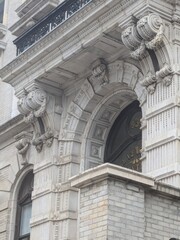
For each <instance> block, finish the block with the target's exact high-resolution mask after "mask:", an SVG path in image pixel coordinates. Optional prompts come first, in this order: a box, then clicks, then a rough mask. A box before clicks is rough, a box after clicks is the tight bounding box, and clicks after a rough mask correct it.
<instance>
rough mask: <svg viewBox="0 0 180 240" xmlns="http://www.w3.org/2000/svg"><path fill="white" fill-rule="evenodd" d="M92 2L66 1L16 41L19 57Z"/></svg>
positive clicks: (81, 0) (83, 0)
mask: <svg viewBox="0 0 180 240" xmlns="http://www.w3.org/2000/svg"><path fill="white" fill-rule="evenodd" d="M91 1H92V0H66V1H64V2H63V3H62V4H60V5H59V6H58V7H57V8H55V9H54V10H53V11H52V12H51V13H49V14H48V15H47V16H46V17H45V18H44V19H42V20H41V21H40V22H38V23H37V24H36V25H34V26H33V27H32V28H31V29H29V30H28V31H27V32H25V33H24V34H23V35H22V36H20V37H18V38H17V39H15V40H14V44H15V45H16V47H17V55H19V54H21V53H23V52H24V51H25V50H26V49H28V48H29V47H30V46H32V45H33V44H34V43H36V42H37V41H39V40H40V39H41V38H42V37H44V36H45V35H47V34H48V33H50V32H51V31H52V30H53V29H55V28H56V27H57V26H59V25H60V24H62V23H63V22H64V21H66V20H67V19H68V18H70V17H71V16H72V15H73V14H75V13H76V12H77V11H79V10H80V9H81V8H83V7H84V6H85V5H87V4H88V3H89V2H91Z"/></svg>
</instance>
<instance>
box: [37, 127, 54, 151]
mask: <svg viewBox="0 0 180 240" xmlns="http://www.w3.org/2000/svg"><path fill="white" fill-rule="evenodd" d="M53 139H54V133H53V131H52V130H51V129H48V130H47V131H46V132H45V133H44V134H42V135H41V134H40V133H38V134H36V136H35V137H34V138H33V140H32V144H33V145H34V146H35V147H36V150H37V151H38V152H41V150H42V147H43V144H46V146H47V147H51V145H52V143H53Z"/></svg>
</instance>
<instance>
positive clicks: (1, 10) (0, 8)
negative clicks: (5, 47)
mask: <svg viewBox="0 0 180 240" xmlns="http://www.w3.org/2000/svg"><path fill="white" fill-rule="evenodd" d="M3 13H4V0H0V23H2V22H3Z"/></svg>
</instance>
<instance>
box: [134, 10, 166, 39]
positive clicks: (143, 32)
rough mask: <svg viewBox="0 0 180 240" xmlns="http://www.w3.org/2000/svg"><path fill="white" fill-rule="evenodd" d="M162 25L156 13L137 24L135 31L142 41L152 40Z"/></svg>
mask: <svg viewBox="0 0 180 240" xmlns="http://www.w3.org/2000/svg"><path fill="white" fill-rule="evenodd" d="M162 25H163V21H162V19H161V17H160V16H159V15H158V14H156V13H151V14H149V15H147V16H145V17H143V18H141V19H140V20H139V21H138V22H137V31H138V33H139V35H140V36H141V37H142V39H144V40H146V41H150V40H152V39H153V38H154V37H155V36H156V34H157V33H158V32H159V29H160V27H161V26H162Z"/></svg>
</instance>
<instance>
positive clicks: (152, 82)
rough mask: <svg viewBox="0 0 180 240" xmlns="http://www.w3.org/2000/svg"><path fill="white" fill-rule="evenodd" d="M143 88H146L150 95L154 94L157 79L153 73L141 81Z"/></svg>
mask: <svg viewBox="0 0 180 240" xmlns="http://www.w3.org/2000/svg"><path fill="white" fill-rule="evenodd" d="M139 82H140V84H141V85H142V86H143V87H146V89H147V91H148V93H150V94H153V93H154V91H155V89H156V84H157V79H156V76H155V75H153V74H152V73H151V72H149V73H148V74H147V76H146V77H145V78H144V79H142V80H140V81H139Z"/></svg>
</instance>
